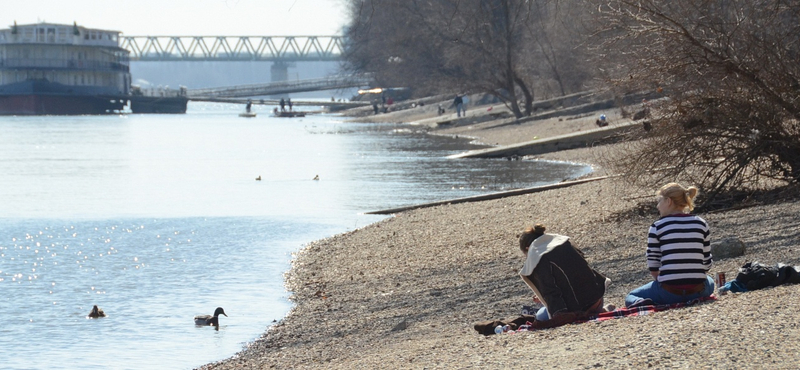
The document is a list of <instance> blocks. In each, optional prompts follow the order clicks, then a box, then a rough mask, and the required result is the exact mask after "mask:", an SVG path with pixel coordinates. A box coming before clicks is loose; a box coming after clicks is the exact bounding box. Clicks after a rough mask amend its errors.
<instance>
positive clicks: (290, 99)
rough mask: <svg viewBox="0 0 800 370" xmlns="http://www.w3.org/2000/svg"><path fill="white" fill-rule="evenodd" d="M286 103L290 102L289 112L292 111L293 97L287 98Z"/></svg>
mask: <svg viewBox="0 0 800 370" xmlns="http://www.w3.org/2000/svg"><path fill="white" fill-rule="evenodd" d="M286 104H289V112H291V111H292V98H289V99H286Z"/></svg>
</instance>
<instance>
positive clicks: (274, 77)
mask: <svg viewBox="0 0 800 370" xmlns="http://www.w3.org/2000/svg"><path fill="white" fill-rule="evenodd" d="M269 72H270V78H271V81H272V82H283V81H288V80H289V63H285V62H275V63H272V66H271V67H269Z"/></svg>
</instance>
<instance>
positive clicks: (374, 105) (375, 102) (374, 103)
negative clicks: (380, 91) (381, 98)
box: [372, 99, 378, 114]
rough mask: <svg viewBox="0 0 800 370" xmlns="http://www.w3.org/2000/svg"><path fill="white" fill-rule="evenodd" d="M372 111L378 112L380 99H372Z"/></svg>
mask: <svg viewBox="0 0 800 370" xmlns="http://www.w3.org/2000/svg"><path fill="white" fill-rule="evenodd" d="M372 111H373V112H375V114H378V99H372Z"/></svg>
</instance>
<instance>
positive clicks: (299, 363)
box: [203, 104, 800, 369]
mask: <svg viewBox="0 0 800 370" xmlns="http://www.w3.org/2000/svg"><path fill="white" fill-rule="evenodd" d="M429 105H430V106H431V107H432V106H433V104H429ZM472 109H479V108H472ZM468 112H470V111H468ZM397 116H398V117H399V116H401V115H400V114H397ZM593 117H594V116H586V117H583V118H576V119H572V120H569V121H566V120H560V121H559V120H557V119H550V120H545V121H547V122H538V121H533V122H527V123H523V124H518V125H513V124H505V125H499V124H498V122H494V123H493V124H492V122H493V121H487V122H483V123H475V124H464V125H461V124H456V125H452V126H450V127H440V128H434V129H432V130H431V131H432V132H434V133H437V134H449V135H460V136H474V137H478V138H483V139H484V140H486V142H494V143H508V142H509V141H511V140H513V138H515V137H516V138H517V140H518V141H521V140H520V138H529V137H531V136H533V135H536V136H543V135H542V134H541V133H540V132H547V134H549V136H555V134H557V133H558V131H559V130H573V132H574V130H581V129H582V127H586V123H585V122H583V120H585V119H588V120H589V121H590V123H591V125H593V124H594V122H593ZM398 119H399V118H398ZM570 121H574V122H573V123H575V124H574V125H573V124H563V122H570ZM559 122H561V123H562V124H561V125H559ZM547 125H550V127H555V128H553V129H551V130H549V131H548V126H547ZM493 126H498V127H493ZM564 126H569V127H564ZM589 127H591V126H589ZM547 134H545V135H547ZM543 137H544V136H543ZM617 148H618V147H617V146H616V145H613V144H611V145H603V146H597V147H591V148H581V149H571V150H565V151H559V152H553V153H547V154H543V155H537V156H535V158H539V159H547V160H560V161H570V162H578V163H586V164H590V165H592V168H593V170H594V171H593V172H592V173H591V176H602V175H610V174H608V173H606V171H605V170H604V169H603V168H602V167H599V166H598V162H599V161H598V159H599V158H600V157H601V156H603V154H604V153H606V151H609V150H615V149H617ZM653 192H654V189H641V188H636V187H634V186H632V185H630V184H626V183H622V182H621V181H619V179H618V178H613V177H612V178H607V179H604V180H600V181H593V182H588V183H584V184H579V185H574V186H571V187H567V188H559V189H551V190H546V191H543V192H537V193H531V194H523V195H517V196H513V197H507V198H501V199H493V200H485V201H480V202H470V203H461V204H450V205H439V206H434V207H429V208H420V209H415V210H410V211H407V212H402V213H398V214H396V215H395V216H394V217H390V218H387V219H384V220H381V221H378V222H376V223H373V224H370V225H368V226H365V227H363V228H361V229H357V230H353V231H350V232H347V233H344V234H339V235H335V236H332V237H329V238H326V239H322V240H318V241H314V242H312V243H309V244H308V245H306V246H305V247H304V248H303V249H302V250H300V251H299V252H297V253H296V254H295V256H294V259H293V261H292V268H291V270H290V271H289V272H288V273H287V274H286V287H287V289H288V290H289V291H290V292H291V294H292V296H291V297H290V299H291V300H292V301H293V304H294V307H293V308H292V310H291V311H290V312H289V314H288V315H287V316H286V317H285V318H284V319H283V320H281V321H280V322H278V323H276V324H275V325H273V326H271V327H270V328H269V329H268V330H267V331H266V333H264V334H263V335H262V336H261V337H260V338H259V339H257V340H255V341H254V342H251V343H248V344H247V345H246V348H245V349H244V350H243V351H242V352H240V353H238V354H236V355H235V356H233V357H231V358H229V359H226V360H223V361H219V362H216V363H212V364H207V365H205V366H203V368H205V369H234V368H272V367H274V368H298V367H300V368H326V369H328V368H342V369H345V368H347V369H351V368H357V367H366V368H409V367H410V368H451V367H456V368H465V367H476V368H487V367H492V368H497V367H504V368H528V367H538V368H545V367H551V368H593V367H612V366H613V367H623V368H632V367H641V366H645V367H646V366H655V367H659V368H663V367H683V368H696V367H712V368H741V367H742V365H744V364H759V365H761V366H764V367H773V368H789V367H791V368H795V367H798V366H800V359H798V358H797V357H796V353H797V351H798V349H800V348H798V347H800V344H798V343H800V342H798V340H797V339H800V326H798V325H797V324H795V322H796V317H797V316H798V314H800V299H798V298H800V286H797V285H786V286H779V287H776V288H772V289H764V290H758V291H753V292H748V293H741V294H728V295H724V296H721V297H719V299H718V300H717V301H716V302H711V303H705V304H700V305H697V306H692V307H687V308H682V309H675V310H669V311H664V312H658V313H654V314H651V315H648V316H642V317H630V318H622V319H617V320H609V321H604V322H600V323H584V324H576V325H566V326H563V327H559V328H554V329H548V330H540V331H535V332H527V333H518V334H515V335H495V336H489V337H484V336H482V335H479V334H478V333H477V332H476V331H475V330H474V329H473V328H472V324H473V323H474V322H477V321H483V320H489V319H497V318H503V317H508V316H514V315H519V313H520V309H521V307H522V305H526V304H530V297H531V294H530V292H529V290H528V288H527V287H526V286H525V285H524V284H523V283H522V281H521V279H520V278H519V276H518V275H517V271H518V270H519V268H520V266H521V265H522V257H521V253H520V252H519V248H518V243H517V235H518V234H519V232H521V231H522V229H523V228H524V227H525V226H528V225H532V224H533V223H543V224H545V225H546V226H547V229H548V232H552V233H559V234H564V235H568V236H570V237H571V239H572V241H573V244H575V245H576V246H577V247H578V248H580V249H581V250H583V252H584V253H585V254H586V257H587V260H588V261H589V263H590V264H591V265H592V266H593V267H594V268H595V269H597V270H598V271H600V272H602V273H604V274H606V275H607V276H609V277H610V278H611V279H612V281H613V282H612V285H611V286H610V287H609V290H608V291H607V292H606V296H605V298H606V301H607V302H608V303H613V304H615V305H617V306H623V300H624V296H625V295H626V294H627V292H628V291H630V290H631V289H633V288H635V287H637V286H639V285H641V284H643V283H645V282H647V281H648V280H647V279H648V278H649V273H648V272H647V270H646V268H645V260H644V247H645V246H644V240H645V239H646V232H647V227H648V226H649V225H650V223H652V221H654V220H655V219H656V218H657V213H656V212H655V204H654V202H653V200H652V199H651V198H653V197H652V194H653ZM798 213H800V200H798V199H797V198H794V199H785V200H783V201H781V202H777V203H769V204H761V205H757V206H754V207H750V208H746V209H737V210H727V211H725V210H723V211H718V212H714V213H713V214H700V215H701V216H702V217H704V218H705V219H706V220H707V221H708V222H709V224H710V226H711V232H712V238H713V240H719V239H722V238H724V237H731V236H736V237H738V238H739V239H741V240H742V241H743V242H744V244H745V245H746V247H747V251H746V253H745V255H744V256H742V257H736V258H729V259H722V260H718V261H717V260H715V261H714V266H713V267H712V269H711V272H712V273H714V272H718V271H724V272H726V274H727V276H728V280H732V279H733V278H735V276H736V271H737V269H738V268H739V267H740V266H741V265H743V264H744V263H745V262H746V261H760V262H761V263H764V264H775V263H778V262H782V263H787V264H792V265H798V264H800V233H798V232H797V230H798V229H800V223H799V222H798V221H796V219H797V216H796V215H797V214H798ZM779 330H780V331H779ZM778 333H780V335H776V334H778ZM753 349H758V350H756V351H754V350H753ZM745 361H746V362H745Z"/></svg>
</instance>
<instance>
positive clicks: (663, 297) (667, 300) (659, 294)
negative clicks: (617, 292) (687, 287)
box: [625, 275, 714, 307]
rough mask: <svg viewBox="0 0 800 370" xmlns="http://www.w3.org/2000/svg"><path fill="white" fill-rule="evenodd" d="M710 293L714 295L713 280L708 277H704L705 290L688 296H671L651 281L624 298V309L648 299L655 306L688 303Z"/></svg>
mask: <svg viewBox="0 0 800 370" xmlns="http://www.w3.org/2000/svg"><path fill="white" fill-rule="evenodd" d="M712 293H714V280H712V279H711V276H708V275H706V283H705V289H703V291H701V292H700V293H695V294H688V295H677V294H672V293H670V292H668V291H666V290H664V288H662V287H661V283H659V282H658V281H651V282H649V283H647V284H645V285H642V286H640V287H638V288H636V289H634V290H633V291H632V292H630V293H629V294H628V296H627V297H625V307H630V306H631V305H632V304H634V303H636V301H638V300H640V299H643V298H650V299H651V300H653V303H655V304H673V303H682V302H688V301H691V300H693V299H695V298H700V297H708V296H710V295H711V294H712Z"/></svg>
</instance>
